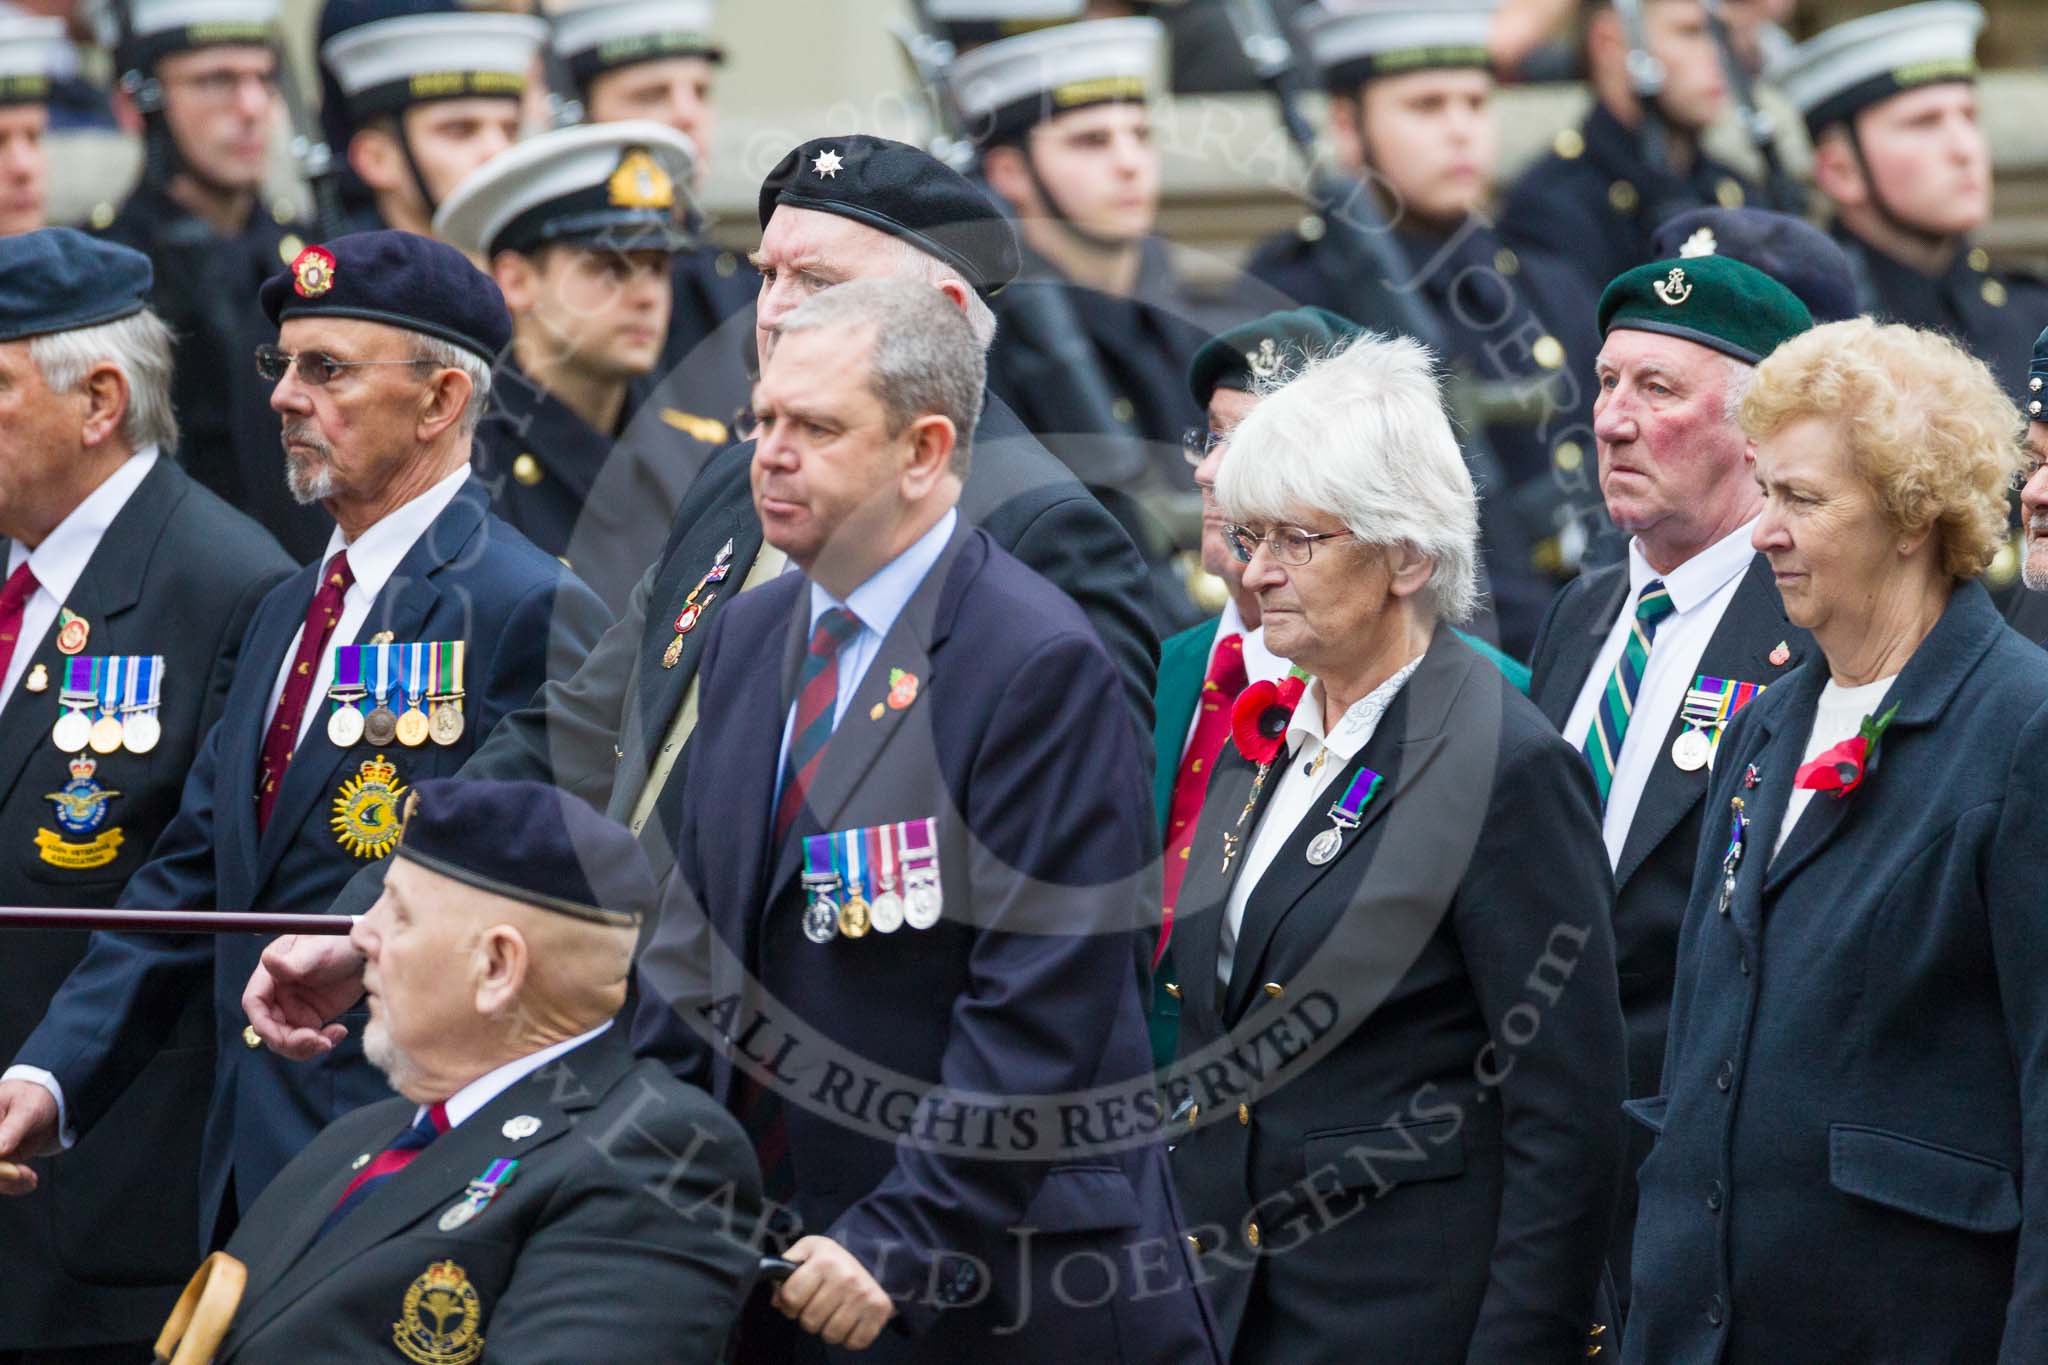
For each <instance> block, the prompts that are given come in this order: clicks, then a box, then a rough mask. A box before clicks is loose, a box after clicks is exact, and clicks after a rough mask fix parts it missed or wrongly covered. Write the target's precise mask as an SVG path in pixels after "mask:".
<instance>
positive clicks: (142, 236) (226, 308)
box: [95, 181, 333, 563]
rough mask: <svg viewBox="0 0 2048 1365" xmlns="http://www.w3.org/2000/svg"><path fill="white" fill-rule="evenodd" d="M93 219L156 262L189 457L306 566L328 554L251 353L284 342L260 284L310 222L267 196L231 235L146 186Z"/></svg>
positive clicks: (183, 457)
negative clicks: (294, 478) (288, 478)
mask: <svg viewBox="0 0 2048 1365" xmlns="http://www.w3.org/2000/svg"><path fill="white" fill-rule="evenodd" d="M95 226H97V227H99V228H100V230H101V235H102V236H104V237H106V238H107V239H108V240H110V241H115V242H119V243H121V245H123V246H127V247H133V248H134V249H135V250H137V251H140V252H141V253H142V254H143V255H145V256H147V257H149V259H150V263H151V264H152V265H154V266H155V267H156V289H155V292H154V294H153V295H152V296H151V299H150V305H151V307H152V308H154V309H155V310H156V313H157V316H159V317H161V318H162V319H163V320H164V322H165V323H167V324H168V325H169V326H170V328H171V331H172V332H173V333H175V334H176V336H177V338H178V350H177V362H176V368H175V370H174V372H173V377H172V380H171V406H172V408H173V409H174V410H175V411H176V412H177V414H178V427H179V431H180V433H181V439H180V441H179V445H178V452H177V453H178V459H179V461H180V463H182V464H183V465H184V466H185V468H186V469H187V470H188V471H189V472H190V473H191V475H192V477H194V478H196V479H198V480H199V482H200V483H202V484H204V485H206V487H208V488H210V489H212V490H213V491H214V492H216V493H218V494H220V496H221V497H222V498H223V499H225V500H226V501H227V503H228V504H229V505H230V506H232V507H236V508H239V509H241V510H242V511H244V512H246V513H248V514H249V515H250V516H252V517H254V518H255V519H256V521H257V522H258V523H259V524H260V525H261V526H262V527H263V528H264V529H265V530H267V531H269V532H270V533H271V534H272V535H274V536H276V537H277V539H278V542H279V543H280V544H282V545H283V546H284V548H285V549H286V551H288V552H289V553H290V554H291V556H292V558H293V559H295V560H297V561H299V562H300V563H304V562H305V561H307V560H309V559H311V558H313V557H314V556H315V555H317V554H319V553H320V547H321V546H323V545H325V544H326V543H327V532H328V529H329V527H330V526H331V525H332V524H333V523H332V522H331V521H330V520H329V519H328V518H327V516H326V514H325V513H323V512H321V510H320V509H319V508H318V507H302V506H300V505H299V504H298V503H297V502H295V501H293V499H292V496H291V493H290V491H289V490H288V489H287V488H286V487H285V481H284V449H283V446H282V444H281V442H280V439H279V421H278V416H277V414H276V413H275V412H273V411H271V408H270V389H271V385H270V384H269V383H268V382H267V381H266V380H264V379H263V377H262V376H260V375H258V374H257V373H256V363H255V360H254V359H253V357H254V355H255V351H256V348H257V347H258V346H260V345H262V344H264V343H265V342H271V341H275V340H277V332H276V330H275V329H274V328H272V327H271V326H270V324H269V323H267V322H266V321H264V318H263V312H262V310H261V309H259V308H258V307H257V306H256V289H257V286H258V285H261V284H262V283H263V281H264V279H265V278H267V277H268V276H271V275H274V274H276V273H277V271H278V270H279V268H280V267H282V266H285V265H288V264H290V262H291V260H292V258H293V257H294V256H296V255H298V254H299V249H300V248H301V247H302V246H304V245H305V243H304V241H303V240H302V238H303V237H305V236H306V235H307V234H309V233H310V231H311V229H309V228H307V227H306V226H305V225H304V224H301V223H297V222H294V221H292V220H290V219H289V218H284V217H279V216H278V215H277V214H275V213H274V212H273V211H272V210H271V209H270V208H269V207H268V206H266V205H263V204H260V203H259V204H258V205H257V206H256V207H255V208H254V209H253V210H251V212H250V214H249V221H248V223H247V224H245V225H244V226H243V228H242V230H241V232H239V233H237V234H236V235H235V236H233V237H226V238H224V237H222V236H221V235H220V234H219V233H217V232H215V231H214V229H213V227H212V225H211V224H209V223H207V222H205V221H204V220H203V219H201V218H199V217H197V216H196V215H194V214H193V213H191V212H190V211H189V210H187V209H186V208H184V207H183V206H182V205H180V204H179V203H178V202H177V201H176V200H174V199H172V198H171V197H170V195H168V194H166V193H165V192H164V191H163V189H162V188H161V187H159V186H157V185H153V184H150V183H149V182H147V181H145V182H144V183H143V184H141V185H139V186H137V187H136V189H135V191H134V193H132V194H130V195H129V196H128V198H127V200H126V202H124V203H123V204H122V205H121V208H120V210H119V212H117V213H115V214H114V215H113V217H112V218H111V219H109V220H108V221H107V222H105V223H104V224H99V223H96V224H95Z"/></svg>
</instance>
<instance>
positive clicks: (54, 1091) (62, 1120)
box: [0, 1066, 78, 1151]
mask: <svg viewBox="0 0 2048 1365" xmlns="http://www.w3.org/2000/svg"><path fill="white" fill-rule="evenodd" d="M0 1081H33V1082H35V1083H36V1084H37V1085H39V1086H41V1087H42V1088H43V1089H45V1090H47V1091H49V1092H50V1098H51V1099H53V1100H55V1101H57V1142H58V1145H60V1146H61V1147H63V1148H64V1149H65V1150H66V1151H69V1150H70V1149H71V1146H72V1144H73V1143H75V1142H77V1141H78V1134H76V1133H74V1132H72V1131H71V1117H70V1115H69V1114H68V1113H66V1112H65V1109H64V1087H63V1086H61V1085H59V1084H58V1083H57V1078H56V1077H55V1076H52V1075H51V1074H50V1073H49V1072H47V1071H45V1070H43V1069H42V1068H41V1067H39V1066H10V1067H8V1068H7V1070H6V1071H4V1072H0Z"/></svg>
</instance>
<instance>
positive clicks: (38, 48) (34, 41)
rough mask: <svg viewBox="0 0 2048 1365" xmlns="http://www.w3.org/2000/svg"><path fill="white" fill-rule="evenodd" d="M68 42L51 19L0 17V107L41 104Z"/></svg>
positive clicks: (60, 23)
mask: <svg viewBox="0 0 2048 1365" xmlns="http://www.w3.org/2000/svg"><path fill="white" fill-rule="evenodd" d="M68 46H69V42H68V40H67V39H66V37H65V34H64V21H63V20H62V19H58V18H55V17H54V16H44V15H38V16H34V17H30V16H26V15H20V16H17V15H0V104H41V103H43V102H44V101H46V100H48V99H49V98H50V78H51V77H53V76H55V75H56V74H57V73H58V72H59V71H60V70H61V69H62V65H63V62H64V58H65V56H66V52H65V49H66V48H67V47H68Z"/></svg>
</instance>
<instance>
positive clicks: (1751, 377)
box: [1721, 355, 1756, 426]
mask: <svg viewBox="0 0 2048 1365" xmlns="http://www.w3.org/2000/svg"><path fill="white" fill-rule="evenodd" d="M1721 359H1722V360H1723V361H1725V362H1727V366H1728V377H1727V380H1726V381H1725V383H1726V385H1727V387H1726V389H1725V390H1724V391H1723V393H1722V395H1721V418H1722V420H1723V421H1725V422H1727V423H1728V425H1729V426H1739V425H1741V417H1742V400H1743V399H1745V398H1747V397H1749V388H1750V385H1752V384H1754V383H1756V366H1754V365H1752V364H1750V363H1749V362H1748V361H1746V360H1737V359H1736V358H1735V357H1734V356H1732V355H1724V356H1722V357H1721Z"/></svg>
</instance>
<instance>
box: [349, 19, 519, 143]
mask: <svg viewBox="0 0 2048 1365" xmlns="http://www.w3.org/2000/svg"><path fill="white" fill-rule="evenodd" d="M546 38H547V25H546V24H545V23H544V22H542V21H541V20H539V19H536V18H534V17H533V16H532V15H528V14H498V13H491V12H483V11H478V12H473V13H450V14H406V15H401V16H399V17H398V18H395V19H378V20H375V21H373V22H371V23H367V24H363V25H361V26H360V27H357V28H352V29H349V30H347V31H346V32H343V33H339V34H336V35H335V36H334V37H332V38H329V39H328V40H327V42H326V43H325V44H324V45H323V46H322V47H321V49H320V57H321V60H322V61H324V62H325V63H326V64H327V67H328V69H329V70H330V71H331V72H332V73H333V75H334V79H335V81H336V82H337V83H338V84H339V85H340V86H341V93H342V96H343V98H344V99H346V100H347V102H348V110H349V113H350V115H351V116H353V117H354V119H355V120H356V122H357V123H358V124H361V123H364V122H367V121H368V120H370V119H372V118H375V117H376V116H378V115H379V114H395V113H398V112H399V111H401V110H404V109H407V108H410V107H411V106H413V105H415V104H424V103H426V102H428V101H429V100H441V99H460V98H463V97H465V96H474V95H488V96H499V97H503V98H506V99H518V98H519V97H520V96H521V95H523V94H525V93H526V74H527V72H528V71H529V70H530V69H531V68H532V66H533V58H534V54H535V53H537V52H539V51H540V45H541V43H542V42H543V41H544V40H545V39H546Z"/></svg>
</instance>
